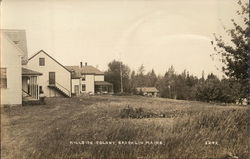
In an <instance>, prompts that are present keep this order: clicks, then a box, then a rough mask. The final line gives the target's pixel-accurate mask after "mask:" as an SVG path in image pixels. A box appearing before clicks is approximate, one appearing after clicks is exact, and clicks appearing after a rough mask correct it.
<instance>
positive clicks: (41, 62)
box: [39, 58, 45, 66]
mask: <svg viewBox="0 0 250 159" xmlns="http://www.w3.org/2000/svg"><path fill="white" fill-rule="evenodd" d="M39 66H45V59H44V58H39Z"/></svg>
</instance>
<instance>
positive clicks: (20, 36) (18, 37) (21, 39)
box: [1, 29, 28, 65]
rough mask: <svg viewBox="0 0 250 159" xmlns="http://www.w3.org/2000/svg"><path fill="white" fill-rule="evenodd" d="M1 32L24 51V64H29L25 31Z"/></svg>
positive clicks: (11, 30)
mask: <svg viewBox="0 0 250 159" xmlns="http://www.w3.org/2000/svg"><path fill="white" fill-rule="evenodd" d="M1 31H2V32H3V33H4V34H5V35H6V36H7V37H8V39H9V40H11V41H12V42H13V44H14V45H15V46H17V47H18V48H19V49H20V50H21V51H22V64H23V65H25V64H27V63H28V51H27V40H26V32H25V30H14V29H1Z"/></svg>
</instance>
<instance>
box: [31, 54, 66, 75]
mask: <svg viewBox="0 0 250 159" xmlns="http://www.w3.org/2000/svg"><path fill="white" fill-rule="evenodd" d="M40 53H44V54H45V55H47V56H48V57H49V58H51V59H52V60H54V61H55V62H56V63H58V64H59V65H60V66H62V67H63V68H64V69H65V70H67V71H69V70H68V69H67V68H66V67H65V66H63V65H62V64H61V63H60V62H58V61H57V60H56V59H54V58H53V57H52V56H50V55H49V54H48V53H47V52H45V51H44V50H40V51H38V52H37V53H36V54H34V55H32V56H31V57H30V58H29V59H28V60H31V59H32V58H34V57H35V56H36V55H38V54H40ZM69 72H70V71H69Z"/></svg>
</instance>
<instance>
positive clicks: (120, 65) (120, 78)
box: [119, 53, 123, 93]
mask: <svg viewBox="0 0 250 159" xmlns="http://www.w3.org/2000/svg"><path fill="white" fill-rule="evenodd" d="M119 56H120V57H119V59H120V60H119V62H120V79H121V93H123V83H122V60H121V53H119Z"/></svg>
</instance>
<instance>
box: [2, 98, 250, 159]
mask: <svg viewBox="0 0 250 159" xmlns="http://www.w3.org/2000/svg"><path fill="white" fill-rule="evenodd" d="M46 102H47V105H39V106H38V105H36V106H23V107H10V108H2V110H1V140H2V141H1V144H2V147H1V153H2V156H1V157H2V158H3V159H123V158H124V159H125V158H126V159H146V158H149V159H158V158H159V159H168V158H169V159H175V158H176V159H177V158H178V159H180V158H192V159H195V158H199V159H200V158H221V159H222V158H225V159H226V158H233V156H234V157H238V158H239V159H245V158H248V157H249V147H248V145H249V141H250V140H249V136H248V132H249V131H248V128H249V122H248V121H249V117H248V116H249V109H248V108H247V107H246V106H245V107H243V106H233V105H231V106H223V105H218V104H208V103H201V102H194V101H181V100H171V99H162V98H147V97H141V96H91V97H79V98H76V97H75V98H47V99H46ZM81 141H93V142H94V143H93V144H79V142H81ZM97 141H110V142H114V143H115V144H105V143H103V144H96V143H95V142H97ZM118 141H124V142H125V141H132V142H135V141H138V142H139V141H141V142H143V143H144V144H141V145H138V144H131V145H129V144H120V145H119V144H117V143H118ZM146 141H152V142H156V141H161V142H162V144H145V143H146ZM208 141H210V144H208ZM206 142H207V144H206ZM212 142H214V143H212ZM77 143H78V144H77Z"/></svg>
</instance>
